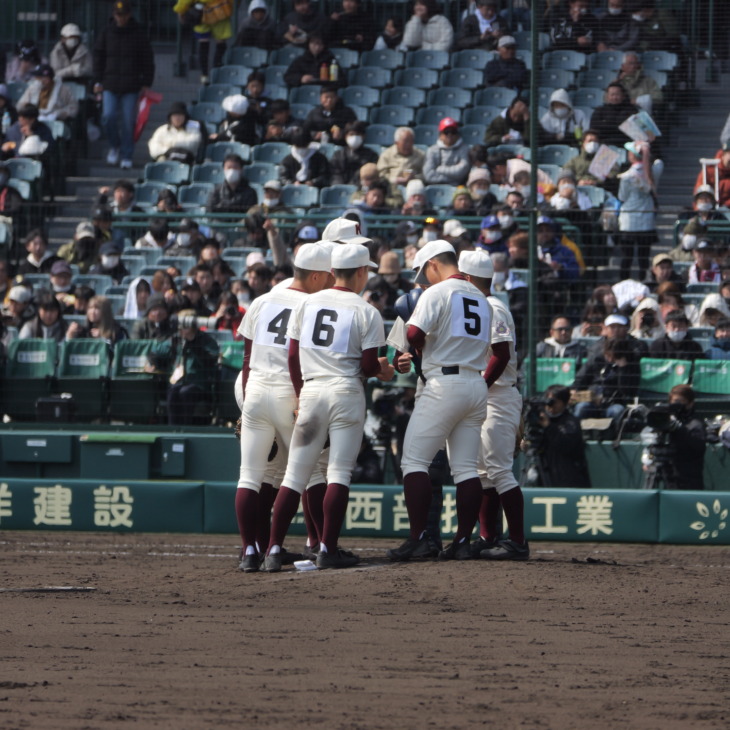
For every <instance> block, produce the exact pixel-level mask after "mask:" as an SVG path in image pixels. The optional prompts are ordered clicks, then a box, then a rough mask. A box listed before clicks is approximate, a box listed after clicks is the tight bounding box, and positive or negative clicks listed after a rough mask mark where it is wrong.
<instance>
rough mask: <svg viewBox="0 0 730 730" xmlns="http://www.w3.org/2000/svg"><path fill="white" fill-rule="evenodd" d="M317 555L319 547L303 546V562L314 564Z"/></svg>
mask: <svg viewBox="0 0 730 730" xmlns="http://www.w3.org/2000/svg"><path fill="white" fill-rule="evenodd" d="M317 555H319V545H317V547H310V546H309V545H305V546H304V550H302V559H303V560H311V561H312V562H313V563H314V562H316V560H317Z"/></svg>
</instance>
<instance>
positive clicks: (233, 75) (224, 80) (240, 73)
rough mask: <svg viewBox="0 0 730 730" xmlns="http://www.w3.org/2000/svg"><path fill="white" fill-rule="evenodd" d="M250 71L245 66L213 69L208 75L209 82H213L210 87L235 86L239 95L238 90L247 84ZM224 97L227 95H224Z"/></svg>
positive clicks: (206, 99)
mask: <svg viewBox="0 0 730 730" xmlns="http://www.w3.org/2000/svg"><path fill="white" fill-rule="evenodd" d="M252 71H253V69H250V68H246V67H245V66H220V67H219V68H214V69H213V71H212V73H211V75H210V80H211V81H212V82H213V83H212V84H211V87H212V86H215V85H221V86H225V85H227V86H237V87H239V93H240V89H242V88H243V87H245V86H246V84H247V83H248V75H249V74H250V73H251V72H252ZM208 88H210V87H208ZM226 96H228V95H227V94H226ZM223 98H225V97H223ZM200 101H215V99H208V98H205V99H203V98H201V99H200Z"/></svg>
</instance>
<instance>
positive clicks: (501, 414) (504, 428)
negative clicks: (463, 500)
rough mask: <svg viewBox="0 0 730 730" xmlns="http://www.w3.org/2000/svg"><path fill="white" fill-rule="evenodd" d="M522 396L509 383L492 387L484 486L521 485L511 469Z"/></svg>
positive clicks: (501, 490)
mask: <svg viewBox="0 0 730 730" xmlns="http://www.w3.org/2000/svg"><path fill="white" fill-rule="evenodd" d="M521 415H522V396H521V395H520V392H519V390H517V388H513V387H512V386H510V385H506V386H505V385H493V386H492V387H491V388H490V389H489V402H488V404H487V417H486V418H485V419H484V423H483V424H482V431H481V439H482V448H481V451H480V454H479V479H480V480H481V482H482V489H490V488H491V487H494V488H495V489H496V490H497V492H498V493H499V494H504V493H505V492H508V491H509V490H510V489H514V488H515V487H517V486H519V485H518V484H517V480H516V479H515V476H514V473H513V471H512V465H513V462H514V453H515V441H516V439H517V432H518V431H519V428H520V416H521Z"/></svg>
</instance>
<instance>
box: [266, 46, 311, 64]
mask: <svg viewBox="0 0 730 730" xmlns="http://www.w3.org/2000/svg"><path fill="white" fill-rule="evenodd" d="M302 53H304V49H302V48H299V47H297V46H284V47H283V48H277V49H276V50H275V51H272V52H271V54H270V55H269V63H270V64H271V65H272V66H289V64H290V63H291V62H292V61H293V60H294V59H295V58H299V57H300V56H301V55H302Z"/></svg>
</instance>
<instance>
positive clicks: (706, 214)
mask: <svg viewBox="0 0 730 730" xmlns="http://www.w3.org/2000/svg"><path fill="white" fill-rule="evenodd" d="M677 220H679V221H687V224H686V225H685V227H684V229H683V230H682V236H685V235H689V236H694V237H696V238H695V241H694V242H695V243H696V242H697V240H698V238H704V237H706V236H707V226H708V224H709V223H711V222H713V221H726V220H727V219H726V218H725V216H724V215H723V214H722V213H720V212H719V211H718V210H717V209H716V208H715V189H714V188H713V187H712V186H711V185H700V186H699V187H698V188H697V189H696V190H695V194H694V196H693V198H692V209H691V210H685V211H682V212H681V213H680V214H679V215H678V216H677Z"/></svg>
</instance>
